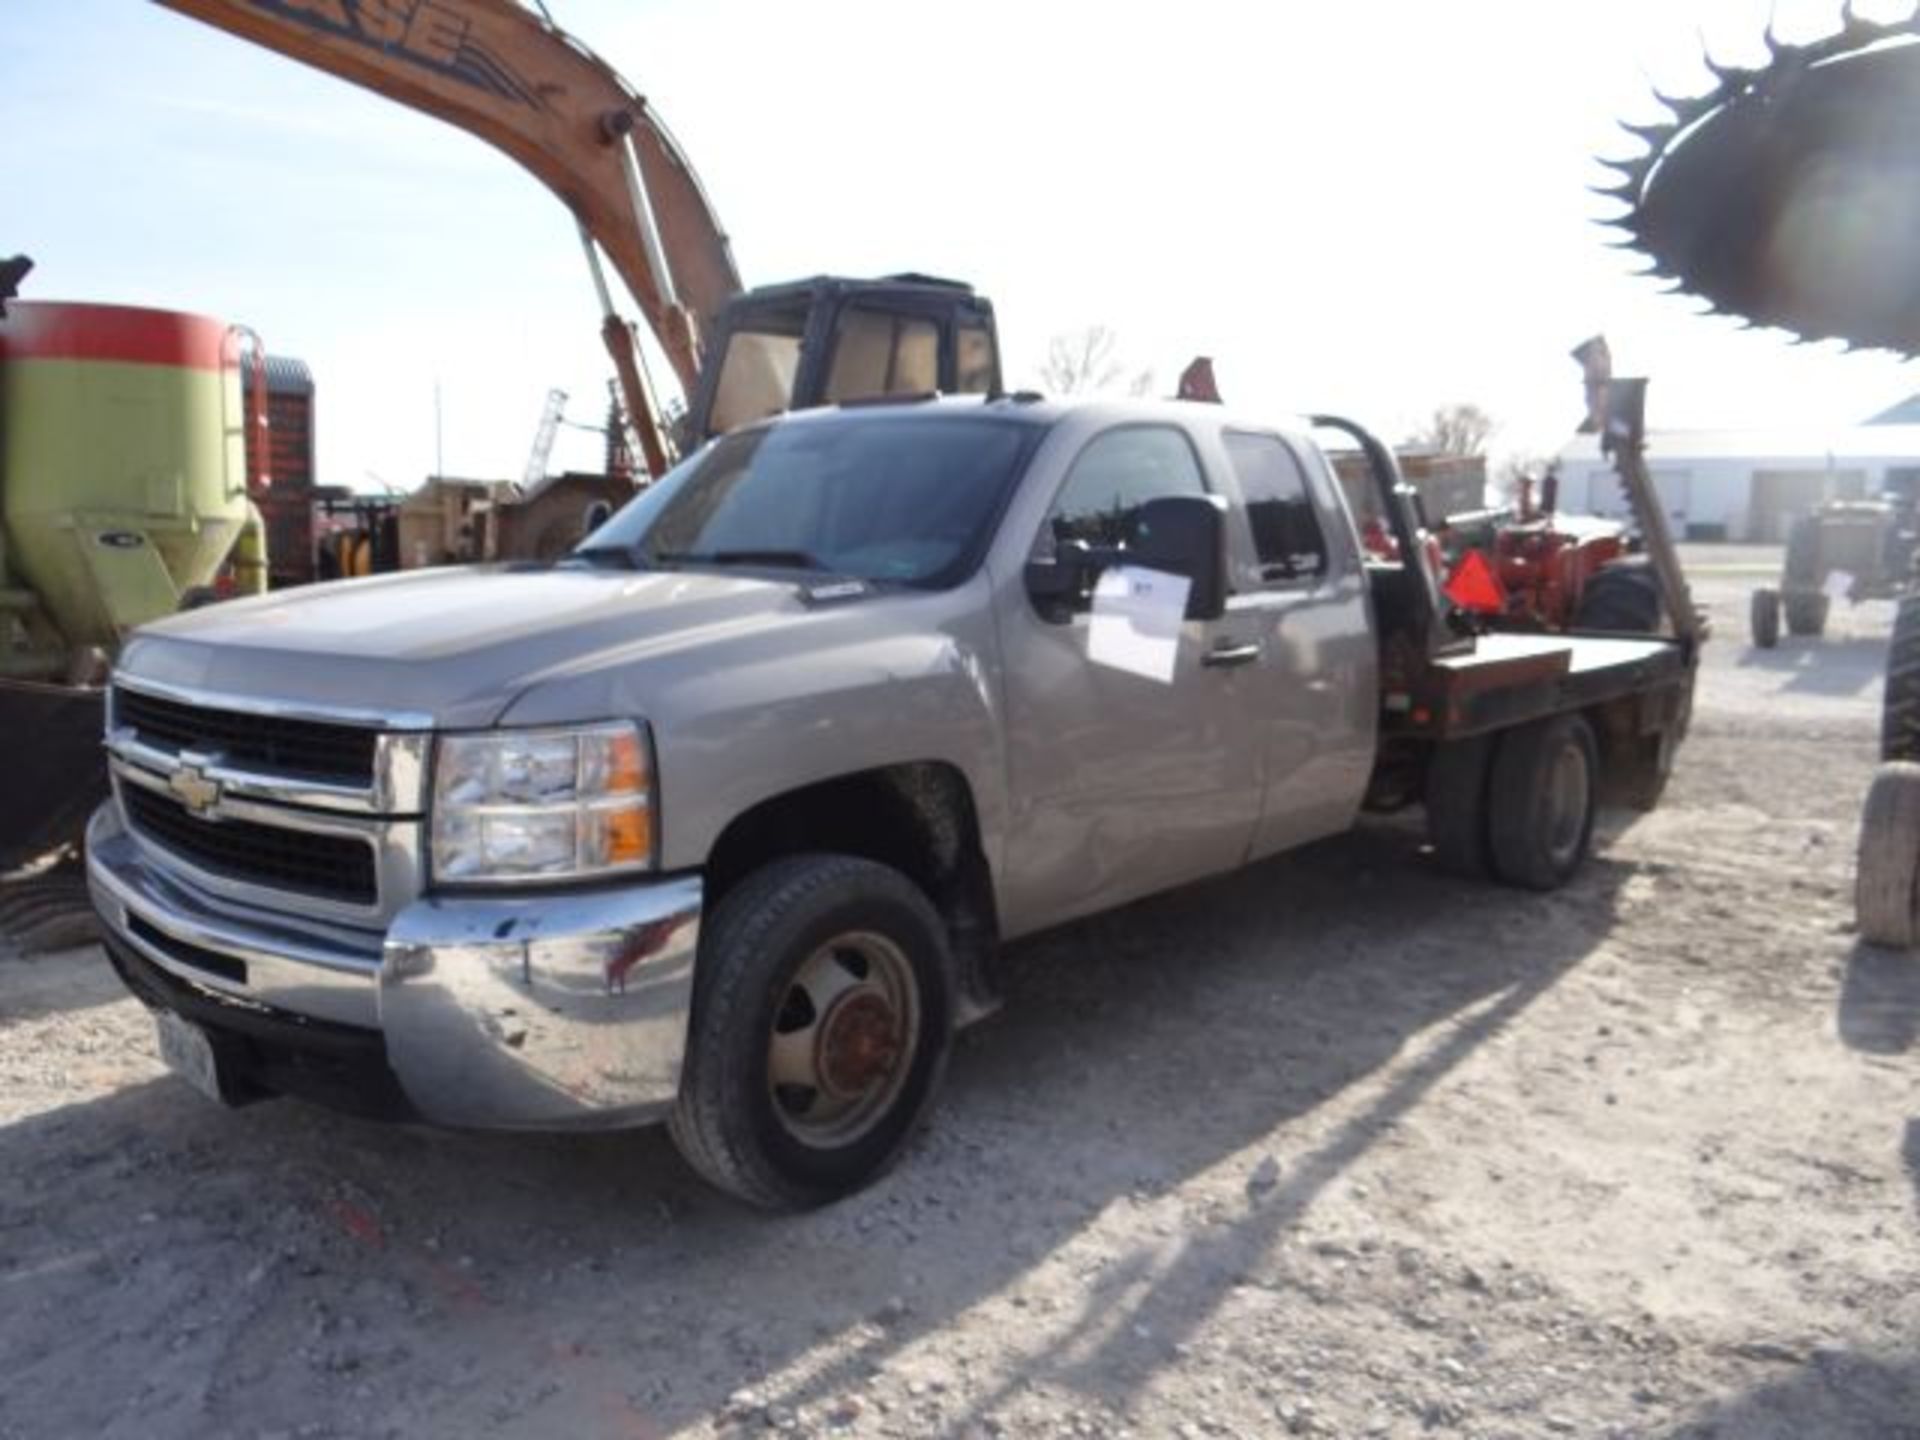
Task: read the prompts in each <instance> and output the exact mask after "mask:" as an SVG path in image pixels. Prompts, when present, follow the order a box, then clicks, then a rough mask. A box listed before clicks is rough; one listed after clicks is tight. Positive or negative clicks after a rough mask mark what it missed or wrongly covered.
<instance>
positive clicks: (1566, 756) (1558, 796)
mask: <svg viewBox="0 0 1920 1440" xmlns="http://www.w3.org/2000/svg"><path fill="white" fill-rule="evenodd" d="M1592 791H1593V777H1592V776H1591V775H1590V774H1589V773H1588V770H1587V756H1586V752H1585V751H1584V750H1582V749H1581V748H1580V747H1579V745H1577V744H1575V743H1574V742H1573V741H1572V740H1569V741H1568V742H1567V743H1566V744H1565V745H1563V746H1562V747H1561V749H1560V753H1559V754H1558V755H1556V756H1555V757H1554V761H1553V773H1552V775H1551V776H1550V777H1549V778H1548V781H1547V795H1548V798H1549V801H1550V803H1551V805H1552V809H1551V811H1550V812H1549V814H1548V817H1547V854H1548V855H1549V856H1550V857H1551V858H1552V860H1553V863H1554V864H1555V865H1556V866H1565V865H1567V864H1568V863H1569V862H1571V861H1572V859H1573V857H1574V856H1575V855H1577V854H1578V853H1579V852H1580V839H1581V837H1582V836H1583V835H1584V834H1585V833H1586V829H1587V809H1588V806H1589V804H1590V802H1591V799H1592Z"/></svg>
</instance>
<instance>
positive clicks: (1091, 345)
mask: <svg viewBox="0 0 1920 1440" xmlns="http://www.w3.org/2000/svg"><path fill="white" fill-rule="evenodd" d="M1119 350H1120V337H1119V336H1117V335H1115V334H1114V333H1113V331H1111V330H1109V329H1108V328H1107V327H1106V326H1104V325H1089V326H1087V328H1086V329H1084V330H1076V331H1074V332H1073V333H1072V334H1070V335H1056V336H1054V337H1053V339H1052V340H1050V341H1048V342H1047V358H1046V359H1045V360H1043V361H1041V362H1040V369H1039V375H1040V388H1041V389H1043V390H1045V391H1047V392H1048V393H1049V394H1052V395H1092V394H1096V393H1099V392H1102V391H1114V390H1122V389H1124V390H1125V391H1126V393H1127V394H1129V395H1145V394H1146V393H1147V392H1148V391H1150V390H1151V389H1152V388H1153V372H1152V371H1151V370H1140V371H1135V372H1133V373H1132V374H1129V373H1128V369H1127V366H1126V365H1125V364H1124V363H1123V362H1122V361H1121V360H1120V358H1119Z"/></svg>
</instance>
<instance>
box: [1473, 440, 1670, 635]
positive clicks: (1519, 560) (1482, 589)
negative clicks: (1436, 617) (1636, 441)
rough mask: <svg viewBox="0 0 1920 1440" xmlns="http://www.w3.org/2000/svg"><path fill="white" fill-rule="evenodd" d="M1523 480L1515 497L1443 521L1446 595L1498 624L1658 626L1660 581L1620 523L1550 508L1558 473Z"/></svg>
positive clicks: (1645, 629)
mask: <svg viewBox="0 0 1920 1440" xmlns="http://www.w3.org/2000/svg"><path fill="white" fill-rule="evenodd" d="M1538 488H1539V496H1540V498H1539V502H1538V503H1537V504H1536V503H1535V500H1534V490H1535V485H1534V482H1533V480H1532V479H1531V478H1530V477H1523V478H1522V479H1521V481H1520V495H1519V504H1518V505H1517V506H1516V507H1515V508H1514V509H1511V510H1482V511H1475V512H1472V513H1469V514H1464V515H1454V516H1451V517H1449V518H1448V519H1446V520H1444V521H1442V522H1441V524H1440V526H1439V527H1438V531H1437V534H1438V539H1439V542H1440V548H1441V551H1442V553H1443V554H1444V555H1445V556H1446V563H1447V569H1446V574H1447V581H1446V592H1447V598H1448V599H1450V600H1452V601H1453V603H1454V604H1455V605H1457V606H1459V607H1460V608H1461V609H1462V610H1465V611H1468V612H1470V613H1472V614H1475V615H1479V616H1483V617H1485V619H1486V620H1487V621H1488V622H1489V623H1490V624H1492V625H1493V626H1494V628H1497V629H1504V630H1614V631H1627V632H1632V633H1635V634H1651V633H1652V632H1653V631H1655V630H1657V629H1659V628H1660V616H1661V604H1660V586H1659V582H1658V581H1657V580H1656V579H1655V578H1654V574H1653V571H1652V569H1651V568H1650V567H1649V566H1648V565H1647V564H1646V563H1645V562H1644V561H1642V560H1639V559H1636V558H1630V556H1629V552H1628V542H1627V534H1626V531H1625V529H1624V528H1622V527H1621V526H1620V525H1618V524H1617V523H1615V522H1614V521H1611V520H1602V519H1599V518H1597V517H1593V516H1586V515H1560V514H1557V513H1556V504H1555V501H1556V499H1557V494H1556V492H1557V490H1558V478H1557V477H1556V476H1555V475H1554V474H1553V472H1552V471H1549V472H1548V473H1547V475H1546V477H1545V478H1544V479H1543V480H1541V481H1540V482H1539V487H1538Z"/></svg>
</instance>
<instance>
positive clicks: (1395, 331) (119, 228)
mask: <svg viewBox="0 0 1920 1440" xmlns="http://www.w3.org/2000/svg"><path fill="white" fill-rule="evenodd" d="M5 3H6V11H7V40H6V43H5V45H4V46H0V134H4V135H5V137H6V138H5V140H4V142H0V254H11V253H14V252H16V251H24V252H25V253H27V254H29V255H31V256H33V257H34V259H35V261H36V262H37V265H38V268H37V269H36V271H35V272H34V274H33V275H32V277H31V278H30V279H29V280H28V282H27V286H26V289H25V291H24V294H25V296H26V297H27V298H33V299H45V300H54V299H70V300H92V301H102V302H110V303H121V304H134V305H153V306H161V307H166V308H176V309H182V310H193V311H199V312H203V313H207V314H211V315H215V316H219V317H221V318H223V319H226V320H229V321H234V322H240V323H245V324H247V325H250V326H252V327H253V328H254V329H255V330H256V331H258V332H259V333H260V334H261V335H262V336H263V337H264V339H265V341H266V344H267V345H268V347H269V348H270V349H271V350H272V351H274V352H275V353H279V354H287V355H294V356H298V357H300V358H301V359H303V360H305V361H306V362H307V363H308V364H309V366H311V368H312V369H313V371H314V373H315V377H316V382H317V387H318V390H317V400H316V405H317V410H318V423H319V470H320V475H319V478H320V479H321V480H323V481H324V482H327V483H332V484H344V485H350V486H353V487H355V488H360V489H373V488H379V487H380V486H382V485H389V486H397V487H400V488H409V487H411V486H412V485H415V484H417V483H418V482H419V481H420V479H421V478H422V477H423V476H425V475H426V474H428V473H431V472H432V471H434V470H435V469H436V467H437V466H443V467H444V471H445V473H448V474H456V475H470V476H482V477H498V478H518V477H519V476H520V474H521V472H522V470H523V469H524V467H525V465H526V460H527V454H528V451H529V448H530V446H531V444H532V441H533V436H534V431H535V428H536V425H537V423H538V420H539V417H540V412H541V409H542V407H543V405H544V403H545V399H546V395H547V392H548V390H549V389H552V388H560V389H563V390H566V391H567V392H568V394H569V397H570V400H569V405H568V411H567V413H568V417H569V418H570V419H572V420H575V421H581V422H588V423H592V424H598V423H599V422H600V421H601V419H602V418H603V416H604V411H605V404H606V394H607V390H606V386H607V381H608V379H609V373H608V372H609V367H608V364H607V361H606V357H605V354H604V352H603V351H602V349H601V348H600V340H599V333H598V313H597V308H596V305H595V301H594V298H593V292H592V289H591V286H590V283H589V280H588V275H587V270H586V265H585V261H584V259H583V258H582V255H581V252H580V246H579V241H578V237H577V232H576V230H575V229H574V225H573V222H572V219H571V217H570V215H569V214H568V212H567V211H566V210H565V209H564V208H563V207H562V206H561V204H560V203H559V202H558V201H557V200H555V199H554V198H553V197H552V196H551V195H550V194H549V193H548V192H547V191H546V190H545V189H544V188H542V187H541V186H540V185H539V184H538V182H536V181H534V180H533V179H532V178H531V177H530V176H528V175H527V174H526V173H525V172H523V171H521V170H520V169H519V168H518V167H517V166H515V165H514V163H513V162H512V161H510V160H508V159H507V158H505V157H504V156H502V155H500V154H498V153H497V152H495V151H493V150H491V149H489V148H488V147H486V146H485V145H484V144H482V143H481V142H479V141H477V140H475V139H473V138H472V137H471V136H468V135H465V134H463V133H461V132H459V131H457V130H454V129H451V128H449V127H447V126H446V125H443V124H441V123H440V122H438V121H434V120H431V119H428V118H426V117H424V116H421V115H418V114H415V113H413V112H411V111H408V110H406V109H404V108H402V107H401V106H398V105H396V104H394V103H392V102H390V101H386V100H382V99H380V98H379V97H377V96H374V95H372V94H370V93H367V92H364V91H360V90H357V89H355V88H354V87H352V86H349V85H347V84H345V83H343V82H341V81H338V80H334V79H332V78H330V77H327V76H323V75H320V74H318V73H316V72H312V71H309V70H306V69H305V68H303V67H301V66H299V65H297V64H295V63H294V62H291V61H288V60H285V59H282V58H280V57H278V56H276V55H273V54H271V53H269V52H267V51H265V50H262V49H259V48H257V47H255V46H252V45H249V44H247V43H245V42H242V41H239V40H236V39H233V38H231V37H228V36H226V35H223V34H221V33H219V32H216V31H213V30H210V29H208V28H206V27H205V26H202V25H200V24H198V23H196V22H194V21H191V20H188V19H185V18H184V17H181V16H179V15H177V14H174V13H172V12H169V11H166V10H163V9H161V8H159V7H157V6H155V5H151V4H147V3H139V0H5ZM547 8H548V9H549V10H550V11H551V13H552V14H553V16H554V18H555V20H556V21H557V22H558V23H559V24H560V25H562V26H563V27H564V28H566V29H567V30H569V31H571V32H572V33H574V34H575V35H577V36H579V37H580V38H582V39H583V40H585V41H586V42H587V43H588V44H589V45H591V46H592V47H593V48H594V49H595V50H597V51H598V52H600V53H601V54H602V55H603V56H605V57H606V58H607V59H608V60H609V61H611V62H612V63H613V64H614V65H615V66H616V67H617V68H618V69H619V70H620V71H621V72H622V73H623V74H624V75H625V76H626V77H627V79H628V80H629V81H630V82H632V84H633V85H634V86H635V88H636V89H637V90H639V91H640V93H642V94H644V95H646V96H647V97H648V99H649V101H650V102H651V103H652V105H653V106H654V107H655V109H656V110H657V112H658V113H659V114H660V115H661V116H662V117H663V118H664V119H665V121H666V123H667V124H668V126H669V127H670V128H671V129H672V130H673V132H674V134H675V135H676V137H677V138H678V140H679V141H680V143H681V145H682V147H683V148H684V149H685V151H686V152H687V154H688V155H689V157H690V159H691V160H692V163H693V165H694V167H695V169H696V170H697V171H698V172H699V174H700V176H701V179H702V181H703V182H704V184H705V186H706V189H707V192H708V195H709V196H710V198H711V199H712V201H713V203H714V206H715V209H716V210H717V211H718V213H719V216H720V219H721V221H722V223H723V225H724V227H725V229H726V230H727V232H728V233H729V234H730V235H731V237H732V240H733V246H734V254H735V258H736V260H737V262H738V264H739V267H740V270H741V272H742V274H743V276H744V278H745V279H746V281H747V282H748V283H749V284H756V283H767V282H772V281H777V280H785V279H791V278H797V277H799V276H803V275H809V274H814V273H819V272H823V271H832V272H838V273H843V274H853V275H861V274H879V273H885V272H889V271H895V270H906V269H911V270H920V271H927V272H931V273H934V274H944V275H951V276H956V277H959V278H963V279H967V280H969V281H971V282H972V283H974V284H975V285H976V286H977V287H978V288H979V289H981V290H982V291H984V292H985V293H986V294H988V295H990V296H991V297H992V298H993V301H994V304H995V307H996V310H997V312H998V315H999V319H1000V325H1001V338H1002V349H1003V353H1004V356H1005V362H1006V369H1007V373H1008V379H1009V380H1010V381H1011V382H1013V383H1016V384H1018V383H1020V382H1022V381H1030V380H1032V379H1033V377H1034V375H1035V372H1036V369H1037V367H1038V365H1039V363H1040V361H1041V360H1042V359H1043V358H1044V356H1045V353H1046V348H1047V343H1048V341H1049V339H1050V338H1051V337H1053V336H1054V335H1058V334H1066V333H1071V332H1074V331H1076V330H1079V329H1081V328H1083V327H1085V326H1088V325H1093V324H1101V325H1105V326H1107V327H1109V328H1111V329H1112V330H1113V331H1114V332H1116V334H1117V335H1118V337H1119V347H1120V354H1121V357H1122V358H1123V359H1124V361H1125V362H1126V364H1127V365H1128V366H1129V367H1130V369H1131V370H1132V371H1139V370H1151V371H1152V373H1153V374H1154V376H1155V378H1156V381H1157V385H1156V390H1157V392H1158V393H1170V392H1171V390H1172V387H1173V383H1174V380H1175V378H1176V377H1177V375H1178V374H1179V371H1180V369H1181V368H1182V366H1183V365H1184V364H1185V363H1186V361H1187V360H1188V359H1189V358H1190V357H1191V356H1193V355H1195V354H1200V353H1205V354H1209V355H1211V356H1213V357H1214V362H1215V371H1216V373H1217V375H1218V376H1219V379H1220V383H1221V387H1222V389H1223V391H1224V392H1225V394H1226V397H1227V399H1228V400H1229V401H1230V402H1232V403H1233V404H1234V405H1235V406H1236V407H1238V408H1245V409H1248V410H1252V411H1268V412H1272V413H1275V414H1290V413H1296V412H1301V411H1307V410H1331V411H1337V412H1341V413H1345V414H1348V415H1351V416H1354V417H1355V418H1357V419H1360V420H1362V421H1363V422H1365V423H1367V424H1369V425H1370V426H1372V427H1373V428H1375V429H1377V430H1379V431H1380V432H1381V433H1383V434H1385V435H1387V436H1388V437H1389V438H1400V437H1401V436H1403V435H1405V434H1406V433H1408V432H1409V431H1410V430H1412V429H1413V428H1414V427H1416V426H1417V425H1419V424H1420V423H1421V421H1422V420H1423V418H1424V417H1425V416H1427V415H1428V414H1430V413H1431V412H1432V410H1433V409H1434V408H1435V407H1437V406H1440V405H1443V404H1448V403H1452V402H1457V401H1470V402H1473V403H1476V404H1478V405H1481V406H1482V407H1484V408H1485V409H1486V410H1488V411H1489V412H1491V413H1492V415H1493V416H1494V418H1495V419H1496V421H1497V422H1498V423H1499V426H1500V428H1499V430H1498V431H1497V432H1496V435H1495V437H1494V441H1493V445H1494V449H1495V451H1496V454H1497V455H1507V454H1529V455H1531V454H1542V453H1550V452H1552V451H1553V450H1554V449H1556V448H1558V446H1559V445H1560V444H1561V443H1563V441H1564V440H1565V439H1566V438H1567V437H1568V435H1569V434H1570V432H1571V430H1572V428H1573V425H1574V424H1575V422H1576V421H1577V419H1578V417H1579V414H1580V408H1581V400H1580V386H1579V375H1578V371H1577V368H1576V367H1575V366H1574V364H1573V363H1572V362H1571V361H1570V360H1569V359H1568V356H1567V352H1568V350H1569V349H1570V348H1571V347H1572V346H1573V345H1575V344H1576V343H1578V342H1579V341H1581V340H1582V339H1584V338H1586V337H1587V336H1589V335H1592V334H1594V333H1596V332H1604V333H1605V334H1606V335H1607V336H1608V338H1609V341H1610V343H1611V346H1612V350H1613V355H1614V360H1615V368H1616V372H1617V373H1621V374H1646V375H1648V376H1650V377H1652V380H1653V386H1652V391H1651V396H1650V400H1649V419H1650V423H1651V424H1652V425H1654V426H1655V427H1662V428H1746V427H1764V426H1774V425H1792V426H1795V427H1807V426H1813V427H1841V426H1846V425H1849V424H1851V423H1853V422H1855V421H1858V420H1861V419H1864V418H1866V417H1867V416H1868V415H1870V414H1872V413H1874V412H1876V411H1878V410H1880V409H1883V408H1885V407H1886V406H1888V405H1890V404H1892V403H1893V402H1895V401H1896V400H1899V399H1901V398H1903V397H1904V396H1906V395H1908V394H1910V393H1912V392H1913V391H1915V390H1920V369H1916V367H1915V366H1914V365H1912V364H1907V363H1902V362H1899V361H1897V360H1895V359H1892V358H1890V357H1885V356H1878V355H1866V354H1856V355H1852V356H1847V355H1843V354H1841V353H1840V352H1839V351H1838V349H1837V347H1830V346H1802V347H1794V346H1791V345H1789V344H1788V343H1787V341H1786V340H1785V339H1784V338H1782V337H1779V336H1777V335H1773V334H1767V333H1755V332H1743V331H1740V330H1739V329H1738V328H1737V327H1735V326H1734V325H1733V324H1732V323H1731V322H1729V321H1724V320H1715V319H1709V318H1706V317H1704V316H1702V315H1700V314H1699V313H1698V310H1699V308H1700V307H1699V306H1698V305H1697V304H1696V303H1694V302H1689V301H1687V300H1685V299H1683V298H1680V297H1677V296H1669V295H1664V294H1662V293H1661V292H1660V290H1659V289H1658V287H1657V286H1656V285H1655V283H1654V282H1653V281H1650V280H1646V279H1642V278H1637V277H1635V276H1634V275H1633V273H1632V272H1633V271H1634V269H1635V268H1637V267H1636V261H1635V260H1634V258H1633V257H1632V256H1631V255H1629V254H1627V253H1625V252H1621V251H1618V250H1614V249H1610V248H1608V246H1607V241H1608V239H1609V238H1610V236H1611V235H1612V234H1613V233H1614V232H1610V231H1607V230H1606V229H1604V228H1602V227H1601V226H1600V225H1599V224H1597V223H1596V222H1597V221H1598V220H1600V219H1602V218H1604V217H1605V216H1607V215H1609V214H1613V213H1616V212H1617V209H1618V207H1617V206H1615V205H1613V204H1612V203H1611V202H1608V201H1606V200H1604V199H1602V198H1600V197H1598V196H1596V195H1594V194H1592V193H1590V191H1589V189H1588V187H1589V186H1591V185H1594V184H1603V183H1606V181H1607V179H1608V172H1607V171H1605V170H1604V169H1602V168H1601V167H1599V166H1598V165H1597V164H1596V163H1595V157H1596V156H1599V155H1615V156H1625V155H1631V154H1633V153H1635V152H1636V151H1637V150H1638V149H1639V148H1641V147H1640V146H1639V143H1638V142H1637V141H1635V140H1633V139H1632V137H1630V136H1628V135H1627V134H1626V133H1625V132H1624V131H1622V130H1620V129H1619V128H1618V122H1619V121H1622V120H1640V121H1646V120H1651V119H1657V118H1659V116H1660V114H1661V112H1660V110H1659V107H1658V106H1657V104H1656V103H1655V102H1654V101H1653V99H1652V92H1653V90H1654V89H1655V88H1656V87H1657V88H1659V89H1661V90H1663V91H1666V92H1668V93H1675V94H1682V93H1686V94H1690V93H1694V92H1696V91H1699V90H1702V89H1704V88H1706V86H1707V82H1708V76H1707V73H1706V71H1705V69H1704V68H1703V66H1702V64H1701V54H1702V48H1703V44H1704V45H1705V46H1709V47H1711V49H1712V51H1713V53H1714V54H1715V55H1716V56H1717V57H1718V58H1720V59H1722V60H1741V59H1747V60H1749V61H1751V60H1753V59H1755V58H1756V57H1757V56H1758V55H1759V54H1760V53H1762V50H1761V36H1762V33H1763V31H1764V29H1765V27H1766V25H1767V22H1768V20H1769V17H1770V16H1772V17H1773V18H1774V20H1775V23H1776V25H1777V28H1778V30H1779V32H1780V34H1781V35H1783V36H1784V37H1786V38H1788V39H1797V38H1808V37H1811V36H1813V35H1817V34H1823V33H1825V32H1826V31H1828V30H1830V29H1832V28H1833V27H1834V26H1835V25H1836V23H1837V19H1838V14H1839V6H1838V4H1837V3H1824V0H1823V3H1796V0H1778V3H1768V0H1697V3H1685V0H1607V3H1605V4H1592V3H1571V0H1446V3H1435V0H1380V3H1372V4H1367V3H1358V0H1349V3H1343V4H1339V5H1333V4H1325V3H1318V0H1315V3H1306V0H1270V3H1261V4H1253V3H1242V4H1220V3H1212V0H1183V3H1181V4H1178V5H1166V4H1159V5H1133V4H1128V3H1124V0H1108V3H1103V4H1087V5H1082V4H1077V3H1067V0H1025V3H1021V4H1014V3H1004V0H976V3H970V4H968V5H965V6H940V7H937V8H936V7H933V6H930V5H923V4H915V3H911V0H893V3H887V4H867V3H859V0H853V3H845V4H842V3H837V0H815V3H812V4H808V5H799V4H793V3H766V4H762V3H735V0H547ZM1859 8H1860V9H1861V11H1862V12H1863V13H1866V14H1871V15H1875V16H1885V15H1887V14H1888V13H1889V7H1888V6H1887V5H1885V4H1879V5H1876V4H1872V3H1862V4H1861V5H1860V7H1859ZM1892 11H1893V13H1905V7H1904V6H1902V5H1899V4H1895V5H1894V6H1892ZM628 313H629V314H636V315H637V311H636V310H634V309H633V308H632V307H631V306H629V307H628ZM663 370H664V367H657V370H656V373H661V372H663ZM436 395H437V396H438V405H437V406H436ZM436 412H437V414H436ZM598 463H599V441H598V439H597V437H595V436H593V435H590V434H586V433H583V432H580V431H574V430H566V431H563V432H562V435H561V439H560V442H559V444H558V446H557V447H556V450H555V452H554V457H553V466H554V468H556V469H559V468H565V467H568V466H572V467H577V468H589V469H591V468H597V466H598Z"/></svg>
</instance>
